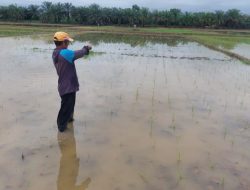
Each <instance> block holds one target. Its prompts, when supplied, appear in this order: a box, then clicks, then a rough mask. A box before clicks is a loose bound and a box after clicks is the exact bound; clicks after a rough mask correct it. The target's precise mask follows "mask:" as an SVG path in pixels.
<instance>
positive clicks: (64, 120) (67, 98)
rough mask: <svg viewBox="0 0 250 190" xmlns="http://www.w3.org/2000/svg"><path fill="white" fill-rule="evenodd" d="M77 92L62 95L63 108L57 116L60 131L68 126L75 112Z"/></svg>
mask: <svg viewBox="0 0 250 190" xmlns="http://www.w3.org/2000/svg"><path fill="white" fill-rule="evenodd" d="M75 98H76V93H75V92H73V93H69V94H65V95H63V96H61V108H60V110H59V113H58V116H57V126H58V130H59V131H60V132H63V131H64V130H65V129H66V128H67V124H68V121H69V120H70V119H71V116H72V114H73V112H74V107H75Z"/></svg>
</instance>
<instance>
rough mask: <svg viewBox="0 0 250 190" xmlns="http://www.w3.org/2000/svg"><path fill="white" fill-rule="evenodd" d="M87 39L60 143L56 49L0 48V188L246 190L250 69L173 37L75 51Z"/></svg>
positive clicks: (15, 42)
mask: <svg viewBox="0 0 250 190" xmlns="http://www.w3.org/2000/svg"><path fill="white" fill-rule="evenodd" d="M86 37H88V38H90V39H91V40H92V41H93V43H94V44H95V47H94V51H95V53H94V54H93V55H92V56H89V57H88V58H85V59H80V60H78V61H77V62H76V67H77V72H78V77H79V82H80V91H79V92H78V93H77V102H76V108H75V122H74V123H73V124H70V125H69V126H68V128H69V129H68V130H67V131H66V132H65V133H62V134H59V133H58V132H57V127H56V116H57V111H58V109H59V103H60V98H59V96H58V93H57V90H56V89H57V76H56V72H55V69H54V67H53V65H52V61H51V53H52V49H53V44H48V43H47V42H46V40H42V39H32V38H28V37H26V38H1V44H2V47H4V48H3V49H2V50H1V52H0V58H1V63H0V86H1V93H0V138H1V141H0V152H1V157H0V170H1V173H0V184H1V186H0V189H1V190H2V189H3V190H9V189H15V190H16V189H19V190H33V189H36V190H44V189H50V190H66V189H67V190H69V189H89V190H98V189H107V190H110V189H114V190H122V189H124V190H127V189H136V190H145V189H149V190H152V189H156V190H158V189H159V190H165V189H171V190H173V189H176V190H177V189H178V190H179V189H192V190H200V189H202V190H205V189H207V190H211V189H227V190H234V189H243V190H247V189H249V187H250V180H249V176H250V151H249V144H250V119H249V111H250V110H249V109H250V87H249V82H250V75H249V74H250V67H248V66H246V65H243V64H241V63H240V62H238V61H236V60H233V59H231V58H229V57H227V56H225V55H223V54H221V53H218V52H215V51H212V50H209V49H207V48H205V47H203V46H201V45H199V44H197V43H193V42H182V41H181V40H176V39H167V40H163V39H160V40H159V39H158V40H155V39H140V38H138V39H137V38H135V39H129V38H127V37H126V38H125V37H121V36H119V37H115V36H113V37H114V39H115V40H109V39H110V38H107V37H106V36H85V37H80V36H79V37H78V38H79V41H76V42H75V43H74V44H73V45H72V46H71V47H72V49H77V48H80V47H81V44H82V43H81V42H80V40H87V39H85V38H86ZM136 40H138V41H136Z"/></svg>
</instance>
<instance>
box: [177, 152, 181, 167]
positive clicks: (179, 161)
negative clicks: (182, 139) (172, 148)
mask: <svg viewBox="0 0 250 190" xmlns="http://www.w3.org/2000/svg"><path fill="white" fill-rule="evenodd" d="M177 163H178V164H180V163H181V152H178V156H177Z"/></svg>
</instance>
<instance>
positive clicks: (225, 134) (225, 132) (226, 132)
mask: <svg viewBox="0 0 250 190" xmlns="http://www.w3.org/2000/svg"><path fill="white" fill-rule="evenodd" d="M227 134H228V131H227V128H225V129H224V134H223V137H224V140H226V137H227Z"/></svg>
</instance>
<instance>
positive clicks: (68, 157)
mask: <svg viewBox="0 0 250 190" xmlns="http://www.w3.org/2000/svg"><path fill="white" fill-rule="evenodd" d="M57 138H58V145H59V147H60V151H61V160H60V169H59V174H58V178H57V190H69V189H70V190H84V189H87V187H88V185H89V183H90V182H91V179H90V178H87V179H86V180H84V181H83V182H81V183H80V185H76V182H77V176H78V172H79V161H80V160H79V158H77V153H76V141H75V136H74V128H73V126H72V124H71V127H70V128H69V129H68V130H67V131H66V132H65V133H60V132H59V133H58V135H57Z"/></svg>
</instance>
